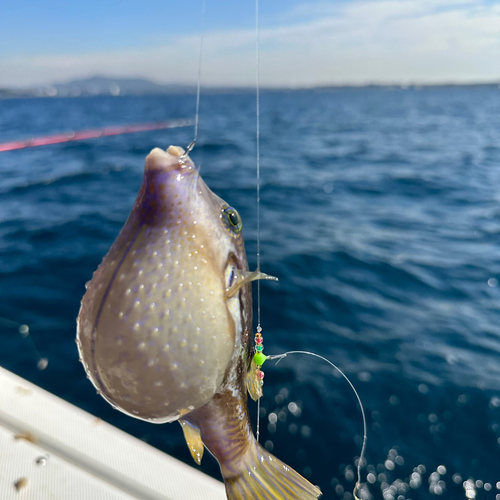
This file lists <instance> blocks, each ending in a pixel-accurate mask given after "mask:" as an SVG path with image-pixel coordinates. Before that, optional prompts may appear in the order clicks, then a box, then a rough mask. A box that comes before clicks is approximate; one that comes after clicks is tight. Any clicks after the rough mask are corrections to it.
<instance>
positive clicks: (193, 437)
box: [179, 419, 205, 465]
mask: <svg viewBox="0 0 500 500" xmlns="http://www.w3.org/2000/svg"><path fill="white" fill-rule="evenodd" d="M179 423H180V424H181V427H182V430H183V431H184V439H185V440H186V443H187V445H188V448H189V451H190V452H191V456H192V457H193V459H194V461H195V462H196V463H197V464H198V465H200V464H201V459H202V457H203V452H204V451H205V448H204V447H203V441H202V440H201V436H200V429H198V427H195V426H194V425H192V424H190V423H189V422H186V420H182V419H180V420H179Z"/></svg>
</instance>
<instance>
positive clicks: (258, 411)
mask: <svg viewBox="0 0 500 500" xmlns="http://www.w3.org/2000/svg"><path fill="white" fill-rule="evenodd" d="M255 438H256V439H257V443H258V442H259V438H260V398H259V399H258V400H257V431H256V432H255Z"/></svg>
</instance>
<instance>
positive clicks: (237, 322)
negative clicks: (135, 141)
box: [77, 146, 321, 500]
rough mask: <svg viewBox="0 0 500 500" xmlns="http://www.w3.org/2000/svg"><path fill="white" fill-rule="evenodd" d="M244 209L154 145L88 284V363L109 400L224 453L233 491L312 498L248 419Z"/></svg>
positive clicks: (83, 323) (176, 151) (179, 157)
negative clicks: (133, 194)
mask: <svg viewBox="0 0 500 500" xmlns="http://www.w3.org/2000/svg"><path fill="white" fill-rule="evenodd" d="M241 230H242V221H241V218H240V216H239V214H238V212H237V211H236V210H235V209H234V208H232V207H230V206H229V205H228V204H227V203H226V202H225V201H223V200H222V199H221V198H219V197H218V196H216V195H215V194H214V193H213V192H212V191H211V190H210V189H209V188H208V187H207V185H206V184H205V182H204V181H203V179H202V178H201V177H200V175H199V170H198V169H197V168H196V167H195V165H194V163H193V162H192V160H191V159H190V158H189V156H188V155H187V154H186V153H185V152H184V150H183V149H182V148H179V147H175V146H170V147H169V148H168V150H167V151H163V150H161V149H159V148H155V149H153V150H152V151H151V153H150V154H149V155H148V157H147V158H146V166H145V173H144V180H143V184H142V186H141V189H140V191H139V194H138V196H137V199H136V201H135V204H134V206H133V208H132V211H131V213H130V216H129V218H128V220H127V222H126V223H125V226H124V227H123V229H122V230H121V232H120V234H119V235H118V238H117V239H116V241H115V242H114V243H113V245H112V247H111V249H110V250H109V252H108V254H107V255H106V256H105V257H104V259H103V261H102V263H101V264H100V265H99V267H98V269H97V270H96V271H95V273H94V275H93V277H92V279H91V281H90V282H89V283H88V284H87V290H86V293H85V295H84V297H83V299H82V303H81V308H80V313H79V315H78V319H77V327H78V334H77V344H78V349H79V353H80V358H81V359H82V362H83V365H84V367H85V370H86V372H87V374H88V376H89V378H90V380H91V381H92V383H93V384H94V386H95V387H96V388H97V391H98V393H99V394H101V395H102V396H103V397H104V398H105V399H106V400H107V401H108V402H109V403H111V404H112V405H113V407H115V408H117V409H118V410H120V411H122V412H124V413H126V414H128V415H131V416H133V417H135V418H138V419H142V420H147V421H149V422H154V423H163V422H173V421H176V420H177V421H179V422H180V423H181V425H182V428H183V431H184V437H185V438H186V441H187V444H188V446H189V449H190V451H191V454H192V456H193V458H194V459H195V461H196V462H197V463H198V464H199V463H200V462H201V458H202V455H203V450H204V446H205V447H206V448H207V449H208V450H209V451H210V452H211V453H212V454H213V455H214V457H215V458H216V459H217V461H218V462H219V465H220V468H221V472H222V476H223V479H224V483H225V487H226V494H227V498H228V499H229V500H243V499H245V500H250V499H259V500H312V499H316V498H318V497H319V496H320V495H321V492H320V490H319V488H317V487H316V486H314V485H312V484H311V483H310V482H309V481H307V480H306V479H304V478H303V477H302V476H301V475H300V474H298V473H297V472H296V471H294V470H293V469H292V468H290V467H288V466H287V465H286V464H284V463H283V462H281V461H280V460H278V459H277V458H276V457H274V456H273V455H271V454H270V453H269V452H268V451H266V450H265V449H264V448H263V447H262V446H261V445H260V444H259V443H258V442H257V440H256V439H255V437H254V434H253V432H252V428H251V424H250V420H249V417H248V406H247V394H246V393H247V389H248V390H249V392H250V395H251V396H252V397H253V398H254V399H256V398H258V397H259V396H260V395H261V394H260V393H259V391H260V386H259V384H258V383H257V382H256V381H255V373H256V365H255V362H254V361H253V355H254V347H253V342H252V338H251V331H252V290H251V283H250V282H251V281H253V280H255V279H262V278H269V277H268V276H267V275H264V274H262V273H260V272H258V271H256V272H253V273H250V272H249V270H248V262H247V258H246V253H245V246H244V242H243V237H242V233H241Z"/></svg>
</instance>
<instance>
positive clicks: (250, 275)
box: [226, 269, 278, 298]
mask: <svg viewBox="0 0 500 500" xmlns="http://www.w3.org/2000/svg"><path fill="white" fill-rule="evenodd" d="M256 280H271V281H278V278H276V277H275V276H269V274H265V273H261V272H260V271H259V270H256V271H253V272H250V271H242V270H241V269H236V280H235V281H234V283H233V285H232V286H231V287H230V288H228V289H227V290H226V294H227V297H228V298H230V297H232V296H233V295H234V294H235V293H236V292H237V291H238V290H239V289H240V288H241V287H242V286H243V285H244V284H245V283H250V282H251V281H256Z"/></svg>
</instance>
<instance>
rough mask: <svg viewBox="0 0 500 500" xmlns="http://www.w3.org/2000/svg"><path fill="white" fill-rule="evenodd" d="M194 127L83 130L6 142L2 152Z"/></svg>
mask: <svg viewBox="0 0 500 500" xmlns="http://www.w3.org/2000/svg"><path fill="white" fill-rule="evenodd" d="M190 125H194V122H193V121H192V120H169V121H163V122H151V123H136V124H132V125H122V126H115V127H105V128H101V129H92V130H81V131H80V132H66V133H64V134H55V135H48V136H44V137H33V138H31V139H28V140H24V141H12V142H4V143H3V144H0V152H2V151H13V150H15V149H24V148H34V147H36V146H47V145H49V144H59V143H61V142H72V141H82V140H84V139H95V138H97V137H108V136H110V135H121V134H132V133H134V132H145V131H149V130H162V129H166V128H179V127H188V126H190Z"/></svg>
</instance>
